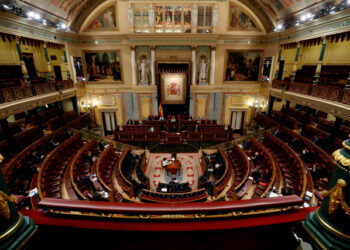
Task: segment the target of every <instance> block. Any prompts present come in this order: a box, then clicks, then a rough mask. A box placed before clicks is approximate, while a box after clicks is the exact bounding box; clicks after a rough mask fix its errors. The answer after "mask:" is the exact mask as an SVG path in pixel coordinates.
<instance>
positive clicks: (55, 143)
mask: <svg viewBox="0 0 350 250" xmlns="http://www.w3.org/2000/svg"><path fill="white" fill-rule="evenodd" d="M58 144H60V143H59V142H55V141H54V140H53V139H51V140H50V145H51V146H52V147H54V148H55V147H57V146H58Z"/></svg>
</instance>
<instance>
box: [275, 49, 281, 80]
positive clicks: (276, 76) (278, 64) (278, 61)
mask: <svg viewBox="0 0 350 250" xmlns="http://www.w3.org/2000/svg"><path fill="white" fill-rule="evenodd" d="M281 54H282V48H280V50H279V52H278V58H277V64H276V70H275V79H277V80H282V79H278V72H279V69H280V61H281Z"/></svg>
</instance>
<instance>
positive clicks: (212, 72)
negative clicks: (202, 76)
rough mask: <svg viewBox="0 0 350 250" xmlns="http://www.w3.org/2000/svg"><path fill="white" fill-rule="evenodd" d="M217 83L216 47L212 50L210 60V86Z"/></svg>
mask: <svg viewBox="0 0 350 250" xmlns="http://www.w3.org/2000/svg"><path fill="white" fill-rule="evenodd" d="M214 81H215V47H213V48H212V49H211V58H210V85H213V84H214Z"/></svg>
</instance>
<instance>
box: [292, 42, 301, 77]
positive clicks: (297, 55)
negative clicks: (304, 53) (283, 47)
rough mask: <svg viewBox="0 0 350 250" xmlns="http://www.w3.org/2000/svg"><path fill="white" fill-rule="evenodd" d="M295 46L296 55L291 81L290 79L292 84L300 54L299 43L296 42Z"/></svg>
mask: <svg viewBox="0 0 350 250" xmlns="http://www.w3.org/2000/svg"><path fill="white" fill-rule="evenodd" d="M297 46H298V47H297V53H296V54H295V59H294V65H293V73H292V79H291V81H292V82H294V80H295V74H296V72H297V68H298V61H299V54H300V42H298V45H297Z"/></svg>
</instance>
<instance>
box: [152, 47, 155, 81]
mask: <svg viewBox="0 0 350 250" xmlns="http://www.w3.org/2000/svg"><path fill="white" fill-rule="evenodd" d="M155 62H156V48H155V47H154V46H152V47H151V85H155V84H156V75H155Z"/></svg>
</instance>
